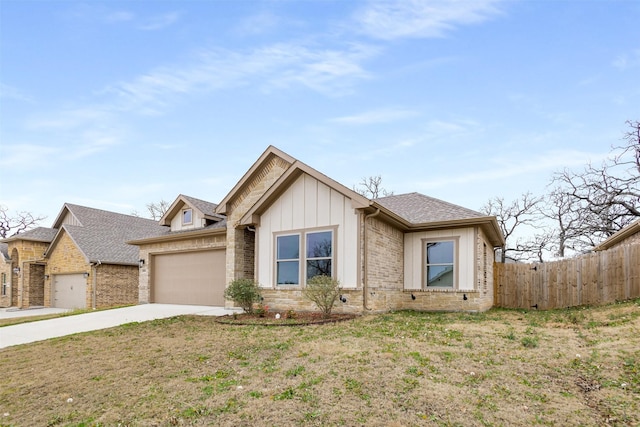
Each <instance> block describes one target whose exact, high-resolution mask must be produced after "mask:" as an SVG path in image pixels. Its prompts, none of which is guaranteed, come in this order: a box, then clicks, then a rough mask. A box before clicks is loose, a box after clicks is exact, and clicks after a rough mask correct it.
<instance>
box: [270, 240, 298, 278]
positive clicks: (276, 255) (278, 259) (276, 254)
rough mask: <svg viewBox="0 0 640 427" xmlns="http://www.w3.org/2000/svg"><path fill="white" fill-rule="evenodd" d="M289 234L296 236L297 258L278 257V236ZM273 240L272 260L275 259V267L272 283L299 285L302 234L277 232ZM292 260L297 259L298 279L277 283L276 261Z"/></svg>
mask: <svg viewBox="0 0 640 427" xmlns="http://www.w3.org/2000/svg"><path fill="white" fill-rule="evenodd" d="M290 236H297V237H298V258H282V259H280V258H278V238H280V237H290ZM273 240H274V245H275V247H274V251H273V253H274V260H275V269H274V275H275V277H274V279H275V280H274V281H273V283H274V285H275V286H277V287H278V286H287V287H289V286H300V264H301V263H302V261H301V258H302V257H301V252H302V250H301V246H302V236H301V234H300V233H281V234H277V235H276V236H275V238H274V239H273ZM292 261H297V262H298V281H297V283H278V263H280V262H292Z"/></svg>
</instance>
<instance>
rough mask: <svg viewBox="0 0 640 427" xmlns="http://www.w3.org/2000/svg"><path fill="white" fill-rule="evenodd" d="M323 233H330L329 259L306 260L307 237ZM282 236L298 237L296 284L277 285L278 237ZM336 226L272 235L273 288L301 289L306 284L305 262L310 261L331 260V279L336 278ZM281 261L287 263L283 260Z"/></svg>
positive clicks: (281, 232)
mask: <svg viewBox="0 0 640 427" xmlns="http://www.w3.org/2000/svg"><path fill="white" fill-rule="evenodd" d="M324 231H329V232H331V257H330V258H329V257H320V258H307V235H308V234H313V233H322V232H324ZM283 236H299V240H298V241H299V243H300V248H299V252H300V253H299V258H298V259H297V260H298V283H296V284H278V261H280V260H279V259H278V237H283ZM337 236H338V226H337V225H334V226H328V227H314V228H303V229H296V230H287V231H277V232H274V233H273V287H274V288H276V289H278V288H284V289H287V288H298V289H301V288H303V287H304V286H305V285H306V283H307V278H306V277H307V261H309V260H310V259H330V260H331V277H332V278H334V279H335V278H336V277H337V271H338V269H337V265H338V264H337V259H338V256H337V254H338V251H337V247H336V246H337V241H338V238H337ZM283 261H287V259H284V260H283Z"/></svg>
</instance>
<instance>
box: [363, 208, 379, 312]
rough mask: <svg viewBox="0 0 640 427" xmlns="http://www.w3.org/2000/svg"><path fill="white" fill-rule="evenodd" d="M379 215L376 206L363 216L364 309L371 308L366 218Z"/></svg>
mask: <svg viewBox="0 0 640 427" xmlns="http://www.w3.org/2000/svg"><path fill="white" fill-rule="evenodd" d="M378 215H380V208H376V211H375V212H374V213H372V214H369V215H365V217H364V229H363V231H362V238H363V239H364V273H363V274H364V280H363V281H362V307H363V308H364V310H371V309H370V308H369V298H368V294H369V271H368V270H369V262H368V260H369V250H368V246H369V245H368V244H367V220H368V219H369V218H374V217H376V216H378Z"/></svg>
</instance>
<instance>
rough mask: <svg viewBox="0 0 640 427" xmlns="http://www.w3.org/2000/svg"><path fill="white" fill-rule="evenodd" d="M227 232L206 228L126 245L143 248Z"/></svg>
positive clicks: (224, 228) (221, 229)
mask: <svg viewBox="0 0 640 427" xmlns="http://www.w3.org/2000/svg"><path fill="white" fill-rule="evenodd" d="M226 232H227V228H226V227H221V228H205V229H199V230H194V231H185V232H180V233H174V234H164V235H162V236H155V237H147V238H145V239H137V240H130V241H128V242H125V243H127V244H129V245H134V246H142V245H147V244H151V243H159V242H171V241H176V240H184V239H190V238H193V237H200V236H210V235H214V234H225V233H226Z"/></svg>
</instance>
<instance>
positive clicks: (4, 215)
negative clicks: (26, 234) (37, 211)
mask: <svg viewBox="0 0 640 427" xmlns="http://www.w3.org/2000/svg"><path fill="white" fill-rule="evenodd" d="M46 218H47V217H46V216H42V215H40V216H34V215H33V214H32V213H31V212H24V211H23V212H17V213H15V214H13V215H11V214H10V213H9V208H7V207H6V206H2V205H0V237H1V238H3V239H4V238H6V237H10V236H13V235H16V234H19V233H22V232H23V231H27V230H29V229H31V228H34V227H37V226H38V225H39V223H40V221H43V220H45V219H46Z"/></svg>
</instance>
